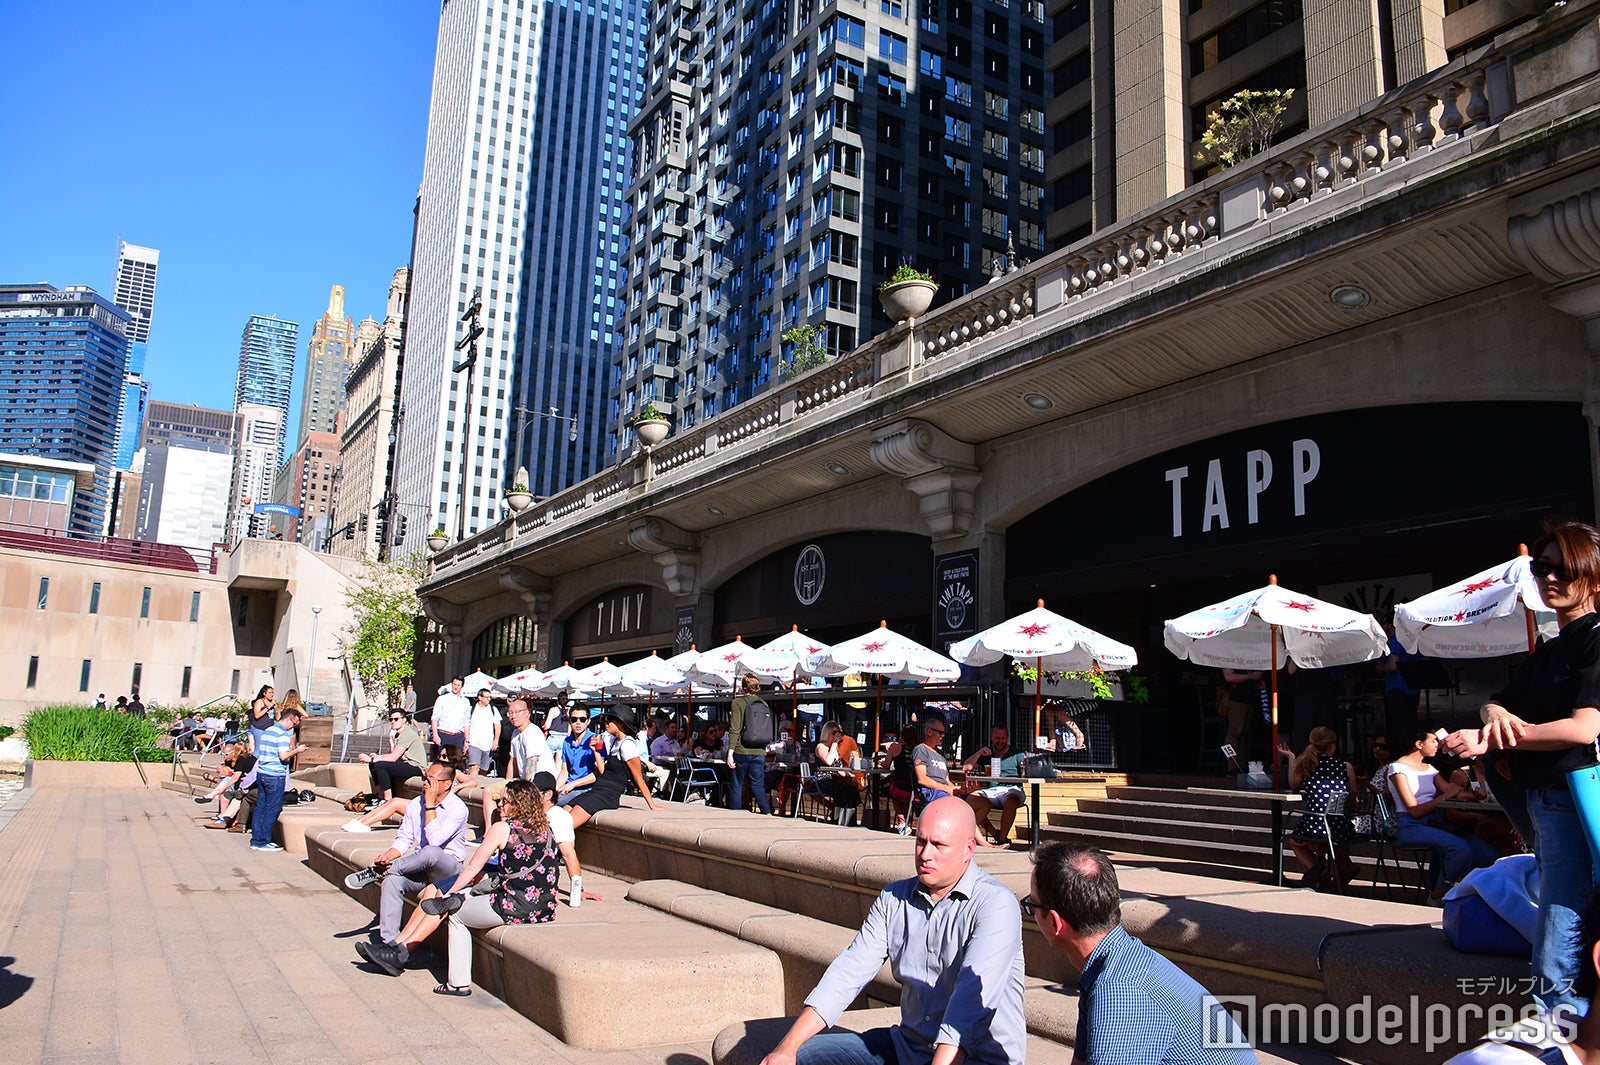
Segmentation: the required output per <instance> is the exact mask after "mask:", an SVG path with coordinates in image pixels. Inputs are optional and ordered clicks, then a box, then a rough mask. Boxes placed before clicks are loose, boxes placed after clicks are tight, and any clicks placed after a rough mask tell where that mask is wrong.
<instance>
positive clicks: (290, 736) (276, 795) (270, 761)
mask: <svg viewBox="0 0 1600 1065" xmlns="http://www.w3.org/2000/svg"><path fill="white" fill-rule="evenodd" d="M299 725H300V710H299V708H298V707H293V706H291V707H286V708H284V709H283V710H280V711H279V712H278V723H277V724H275V725H273V726H272V727H271V728H268V729H266V730H265V731H263V732H262V733H261V734H260V736H259V738H258V739H257V740H256V810H255V813H254V814H252V815H251V817H250V849H251V850H253V851H281V850H283V848H282V847H280V846H278V845H277V844H276V843H274V842H272V828H273V826H274V825H276V824H277V823H278V814H279V813H281V812H282V811H283V790H284V788H285V787H287V786H288V783H289V759H291V758H293V757H294V756H295V755H297V754H299V753H300V752H301V751H305V750H309V749H310V748H308V747H307V746H306V745H305V744H303V743H300V744H297V743H295V742H294V730H295V729H296V728H298V727H299Z"/></svg>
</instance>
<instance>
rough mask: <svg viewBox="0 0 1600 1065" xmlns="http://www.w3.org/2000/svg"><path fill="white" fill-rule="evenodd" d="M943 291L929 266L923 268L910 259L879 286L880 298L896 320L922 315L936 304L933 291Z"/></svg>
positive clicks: (879, 300) (889, 313)
mask: <svg viewBox="0 0 1600 1065" xmlns="http://www.w3.org/2000/svg"><path fill="white" fill-rule="evenodd" d="M937 291H939V284H938V282H936V281H934V279H933V275H932V274H930V273H929V272H928V271H926V270H919V269H917V268H916V267H915V266H913V265H911V263H910V262H902V263H901V264H900V265H899V266H897V267H895V268H894V273H892V274H890V275H889V277H888V279H887V280H885V281H884V282H883V283H882V284H881V285H879V286H878V302H880V303H882V304H883V309H884V312H885V313H886V314H888V315H889V317H890V318H893V319H894V320H895V321H896V322H904V321H907V320H908V319H912V318H918V317H921V316H922V315H923V314H924V313H926V312H927V310H928V308H929V307H930V306H932V305H933V294H934V293H935V292H937Z"/></svg>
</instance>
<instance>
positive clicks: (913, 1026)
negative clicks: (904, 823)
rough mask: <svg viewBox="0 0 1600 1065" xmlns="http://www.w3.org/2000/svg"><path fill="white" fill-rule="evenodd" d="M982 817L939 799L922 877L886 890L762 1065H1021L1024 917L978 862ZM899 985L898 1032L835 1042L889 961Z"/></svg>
mask: <svg viewBox="0 0 1600 1065" xmlns="http://www.w3.org/2000/svg"><path fill="white" fill-rule="evenodd" d="M977 831H978V826H977V822H976V821H974V820H973V817H972V807H970V806H968V805H967V804H966V803H965V802H963V801H962V800H960V799H957V798H952V797H946V798H943V799H935V800H934V801H933V802H931V803H929V804H928V807H927V808H926V809H925V810H923V812H922V817H921V819H920V820H918V822H917V847H916V861H917V875H916V876H914V877H912V878H910V879H909V880H897V881H895V882H894V883H893V884H890V885H889V886H888V887H886V888H884V889H883V891H882V892H881V893H880V894H879V895H878V900H877V901H876V902H874V903H873V904H872V910H871V912H869V913H868V914H867V920H866V923H865V924H863V925H862V926H861V931H860V932H858V933H856V938H855V940H854V941H853V942H851V944H850V946H849V947H848V948H846V949H845V952H844V953H843V954H841V955H839V957H838V958H836V959H835V960H834V963H833V964H832V965H830V966H828V971H827V972H826V973H824V974H823V975H822V981H821V982H820V983H819V984H817V987H816V990H814V991H812V992H811V995H810V996H809V997H808V998H807V999H806V1006H805V1009H804V1010H803V1011H801V1014H800V1016H799V1017H798V1018H797V1019H796V1020H795V1022H794V1025H793V1026H792V1027H791V1028H790V1029H789V1032H788V1034H787V1035H785V1036H784V1037H783V1041H782V1042H781V1043H779V1044H778V1046H777V1048H776V1049H774V1050H773V1051H772V1053H770V1054H768V1055H767V1057H766V1060H765V1062H764V1063H763V1065H953V1063H955V1062H958V1061H960V1060H963V1055H964V1060H966V1061H968V1062H972V1063H975V1065H1022V1060H1023V1053H1024V1049H1025V1048H1026V1046H1027V1041H1028V1032H1027V1025H1026V1023H1025V1022H1024V1020H1023V1016H1022V914H1021V913H1020V912H1019V910H1018V909H1017V897H1016V895H1014V894H1012V892H1011V890H1010V889H1009V888H1007V887H1006V886H1005V885H1004V884H1001V883H1000V882H999V881H998V880H996V879H995V878H994V877H992V876H990V875H989V874H988V873H986V872H984V871H983V870H982V869H980V868H979V867H978V866H977V865H975V864H974V863H973V861H972V856H973V854H974V852H975V851H976V850H977V846H978V842H977ZM885 958H887V959H888V961H889V968H890V971H891V972H893V973H894V977H895V979H896V980H897V981H899V983H900V1023H899V1024H897V1025H895V1026H894V1027H892V1028H878V1029H875V1030H873V1031H870V1032H863V1033H860V1034H856V1033H854V1032H827V1033H824V1032H823V1029H825V1028H827V1027H829V1026H830V1025H833V1024H835V1023H837V1022H838V1020H839V1016H840V1015H841V1014H842V1013H844V1011H845V1008H846V1007H847V1006H849V1005H850V1003H851V1002H852V1001H854V1000H855V997H856V996H857V995H858V994H860V993H861V989H862V988H864V987H866V986H867V983H868V981H870V980H871V979H872V978H873V977H875V976H877V975H878V970H879V969H880V968H881V967H882V966H883V962H884V959H885Z"/></svg>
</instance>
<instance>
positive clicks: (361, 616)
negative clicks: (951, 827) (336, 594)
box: [339, 551, 426, 706]
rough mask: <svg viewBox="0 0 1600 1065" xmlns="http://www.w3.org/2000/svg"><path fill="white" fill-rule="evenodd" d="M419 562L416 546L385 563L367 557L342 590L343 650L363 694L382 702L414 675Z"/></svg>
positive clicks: (421, 574)
mask: <svg viewBox="0 0 1600 1065" xmlns="http://www.w3.org/2000/svg"><path fill="white" fill-rule="evenodd" d="M425 572H426V571H425V566H424V562H423V558H422V553H421V552H420V551H418V552H413V553H412V554H409V555H406V556H405V557H403V558H397V559H391V560H390V561H388V562H368V563H367V564H366V566H365V568H364V569H363V570H362V571H361V574H360V575H359V576H358V577H356V579H355V580H353V581H351V582H350V587H349V588H347V589H346V590H345V597H344V598H345V605H346V606H348V607H349V608H350V624H349V625H347V626H346V627H345V628H344V629H343V630H342V631H341V632H340V633H339V639H340V643H341V647H342V650H343V653H344V654H345V655H346V656H347V657H348V658H349V659H350V665H351V667H352V668H353V669H355V671H356V672H357V673H358V674H359V675H360V677H361V686H362V687H363V688H364V689H366V693H367V698H369V699H371V700H373V701H374V702H376V701H378V700H379V697H380V696H381V697H382V700H383V703H384V705H385V706H387V705H389V703H390V696H392V695H393V693H395V692H397V691H399V690H400V687H401V685H403V684H404V683H405V682H406V681H408V680H410V679H411V678H412V677H414V676H416V673H417V666H416V656H415V653H414V652H415V648H416V642H417V615H418V614H420V613H421V612H422V606H421V604H420V603H418V602H417V586H418V585H419V584H421V583H422V579H423V577H424V575H425Z"/></svg>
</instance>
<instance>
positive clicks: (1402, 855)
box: [1362, 791, 1434, 902]
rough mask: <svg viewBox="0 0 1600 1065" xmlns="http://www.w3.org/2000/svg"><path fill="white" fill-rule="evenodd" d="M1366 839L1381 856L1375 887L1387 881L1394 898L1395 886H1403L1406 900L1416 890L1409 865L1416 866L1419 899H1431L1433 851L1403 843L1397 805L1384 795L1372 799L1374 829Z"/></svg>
mask: <svg viewBox="0 0 1600 1065" xmlns="http://www.w3.org/2000/svg"><path fill="white" fill-rule="evenodd" d="M1362 838H1364V839H1366V840H1368V841H1370V842H1371V843H1372V844H1373V845H1374V847H1375V848H1376V849H1377V852H1378V867H1377V869H1376V870H1375V871H1374V872H1373V874H1372V882H1373V884H1377V882H1378V878H1379V877H1380V876H1381V877H1383V883H1384V890H1385V891H1386V892H1387V893H1388V894H1389V895H1390V897H1393V896H1394V888H1395V882H1396V881H1397V880H1398V881H1399V885H1400V897H1401V898H1402V899H1404V898H1405V896H1406V893H1408V892H1410V891H1411V890H1412V886H1411V884H1410V883H1408V882H1407V879H1406V868H1405V867H1406V865H1407V864H1413V865H1414V866H1415V868H1416V870H1417V883H1416V889H1415V890H1416V895H1417V900H1418V901H1419V902H1420V901H1422V900H1424V899H1426V898H1427V895H1428V866H1429V864H1430V863H1431V862H1432V861H1433V857H1434V855H1433V848H1432V847H1428V846H1421V845H1418V844H1406V843H1401V842H1400V822H1399V818H1398V817H1397V816H1396V814H1395V809H1394V804H1393V802H1392V801H1391V800H1390V798H1389V796H1388V795H1387V794H1386V793H1384V792H1381V791H1380V792H1375V793H1374V794H1373V798H1372V821H1371V826H1370V829H1369V831H1368V832H1367V833H1365V834H1364V835H1363V836H1362ZM1388 857H1392V858H1393V860H1394V866H1393V868H1394V872H1393V875H1391V874H1390V872H1389V865H1388V863H1387V858H1388Z"/></svg>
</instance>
